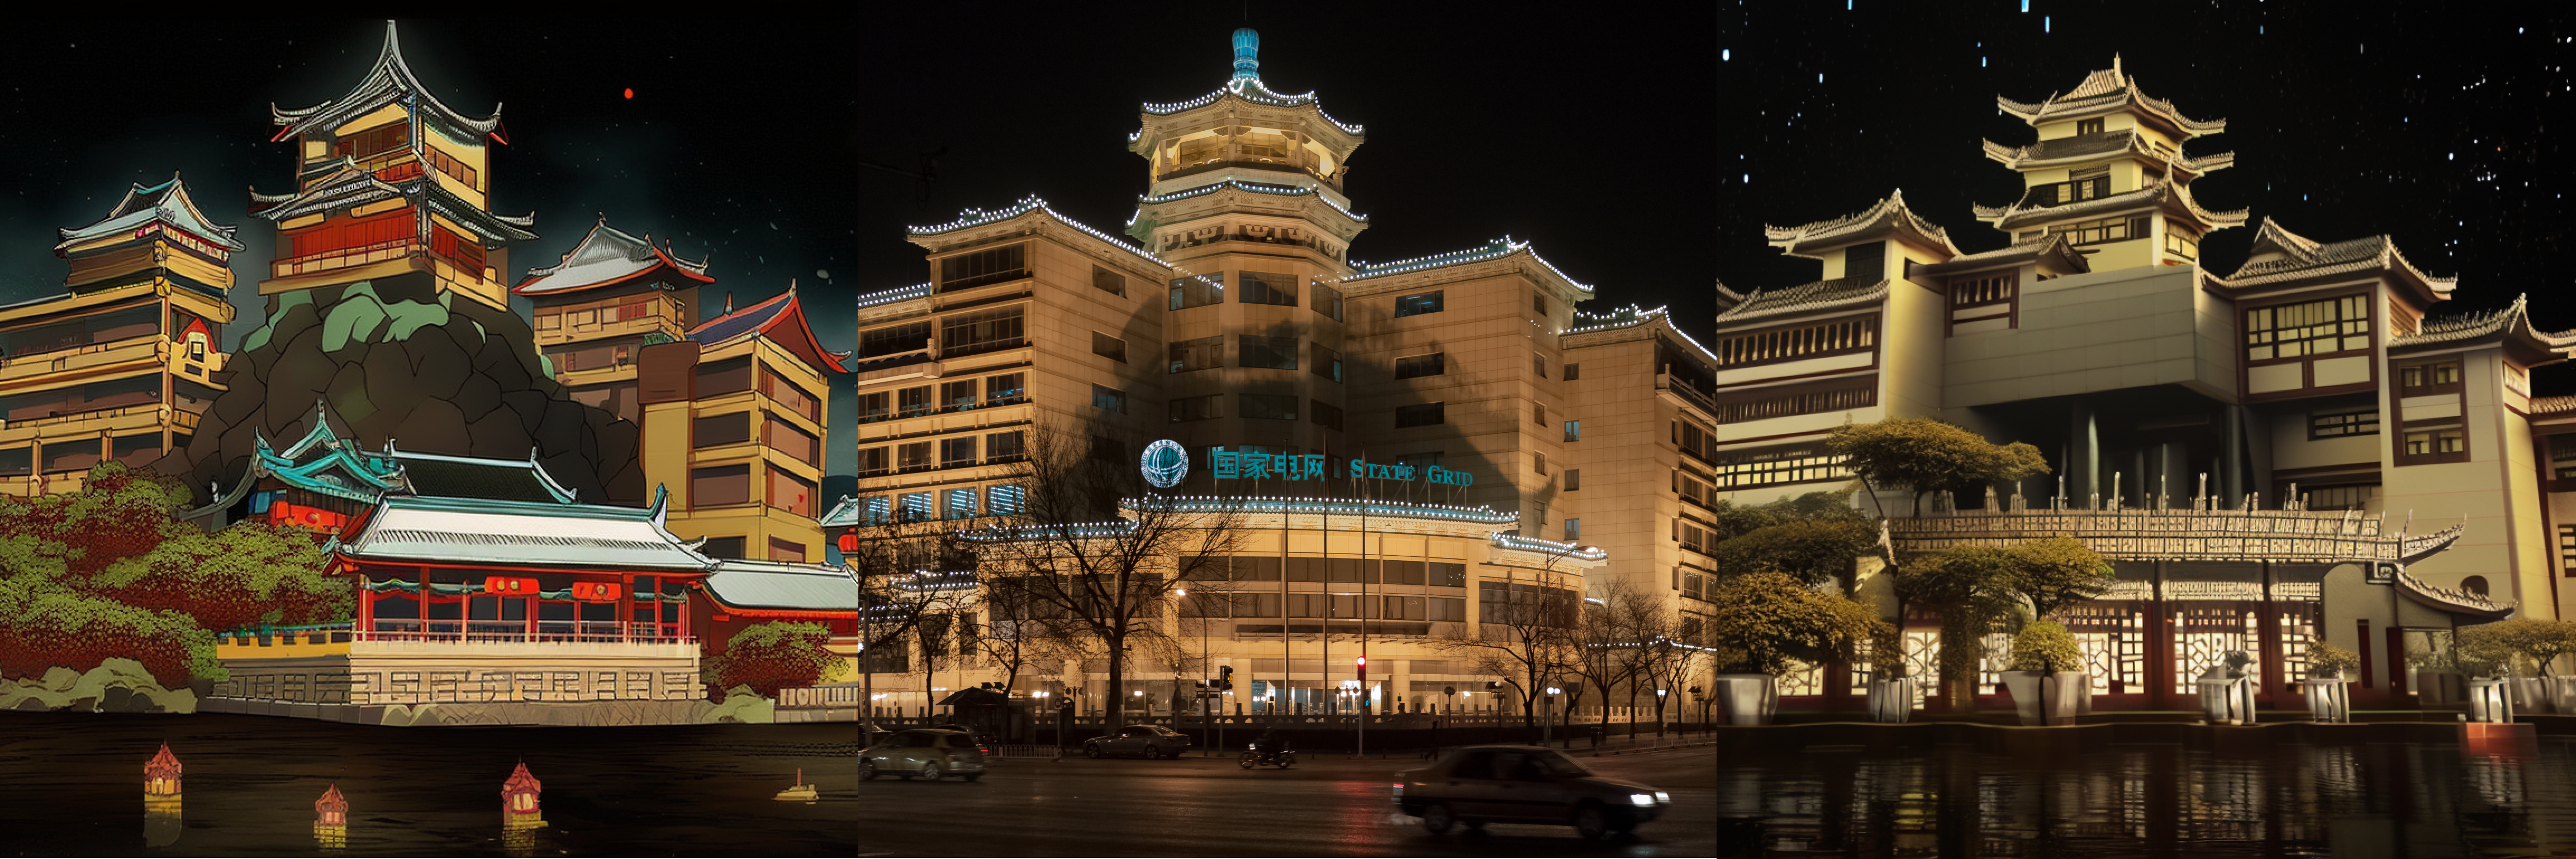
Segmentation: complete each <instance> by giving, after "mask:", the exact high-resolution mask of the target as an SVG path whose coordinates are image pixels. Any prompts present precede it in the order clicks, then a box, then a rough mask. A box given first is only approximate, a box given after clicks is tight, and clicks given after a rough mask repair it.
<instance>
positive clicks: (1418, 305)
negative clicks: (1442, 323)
mask: <svg viewBox="0 0 2576 859" xmlns="http://www.w3.org/2000/svg"><path fill="white" fill-rule="evenodd" d="M1438 312H1440V292H1439V291H1437V290H1434V291H1432V292H1425V293H1422V294H1419V295H1408V296H1404V297H1402V298H1398V299H1396V300H1395V317H1396V318H1397V319H1402V318H1404V317H1407V316H1420V315H1422V314H1425V313H1438Z"/></svg>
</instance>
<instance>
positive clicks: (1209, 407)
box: [1166, 394, 1225, 424]
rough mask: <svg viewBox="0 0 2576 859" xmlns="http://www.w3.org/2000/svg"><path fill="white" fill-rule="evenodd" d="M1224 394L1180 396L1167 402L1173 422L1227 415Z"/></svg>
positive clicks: (1167, 409)
mask: <svg viewBox="0 0 2576 859" xmlns="http://www.w3.org/2000/svg"><path fill="white" fill-rule="evenodd" d="M1224 397H1225V395H1224V394H1209V395H1207V396H1203V397H1179V398H1176V399H1174V400H1172V401H1171V402H1170V403H1168V404H1166V411H1167V412H1168V413H1169V414H1170V416H1171V421H1170V422H1171V423H1176V424H1178V423H1188V422H1190V421H1204V420H1212V419H1215V418H1221V417H1225V408H1224V405H1223V403H1224V399H1223V398H1224Z"/></svg>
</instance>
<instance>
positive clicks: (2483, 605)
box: [2397, 570, 2518, 620]
mask: <svg viewBox="0 0 2576 859" xmlns="http://www.w3.org/2000/svg"><path fill="white" fill-rule="evenodd" d="M2397 591H2398V593H2402V594H2405V595H2406V598H2407V599H2409V600H2413V601H2414V602H2415V603H2416V604H2417V605H2421V606H2424V607H2426V608H2430V609H2434V610H2437V611H2445V612H2450V613H2452V614H2465V615H2472V616H2476V617H2480V618H2484V619H2487V620H2503V619H2505V618H2508V617H2512V616H2513V615H2514V612H2515V611H2517V610H2518V607H2517V606H2516V605H2515V603H2514V602H2513V601H2511V600H2496V599H2492V598H2489V597H2488V596H2486V595H2485V594H2480V593H2474V592H2471V591H2468V590H2464V589H2454V588H2445V587H2440V586H2437V585H2434V584H2432V583H2429V582H2426V581H2424V580H2423V579H2419V578H2416V577H2415V576H2414V574H2412V573H2408V572H2406V571H2404V570H2400V571H2398V573H2397Z"/></svg>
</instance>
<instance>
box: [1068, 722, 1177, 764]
mask: <svg viewBox="0 0 2576 859" xmlns="http://www.w3.org/2000/svg"><path fill="white" fill-rule="evenodd" d="M1189 750H1190V738H1189V737H1186V736H1182V735H1181V734H1179V733H1177V732H1175V731H1173V730H1172V729H1170V728H1166V727H1163V726H1161V725H1129V726H1127V727H1124V728H1120V729H1118V733H1117V735H1116V736H1099V737H1093V738H1091V739H1088V740H1084V741H1082V753H1083V754H1084V755H1087V756H1090V757H1095V758H1101V757H1109V756H1111V755H1144V756H1145V757H1147V758H1177V757H1180V756H1181V753H1182V752H1186V751H1189Z"/></svg>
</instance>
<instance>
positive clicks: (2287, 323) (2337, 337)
mask: <svg viewBox="0 0 2576 859" xmlns="http://www.w3.org/2000/svg"><path fill="white" fill-rule="evenodd" d="M2368 348H2370V297H2369V296H2366V295H2347V296H2344V297H2342V298H2329V299H2325V300H2322V301H2310V302H2305V303H2301V304H2285V305H2280V306H2277V307H2257V308H2254V309H2252V310H2248V311H2245V360H2248V361H2270V360H2275V359H2281V358H2297V357H2301V356H2305V355H2331V354H2334V353H2337V352H2353V351H2358V350H2363V349H2368Z"/></svg>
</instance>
